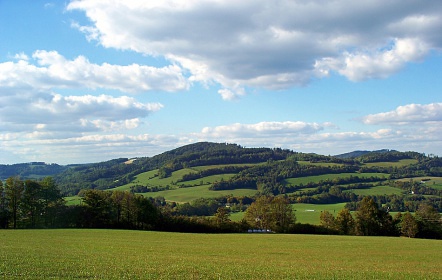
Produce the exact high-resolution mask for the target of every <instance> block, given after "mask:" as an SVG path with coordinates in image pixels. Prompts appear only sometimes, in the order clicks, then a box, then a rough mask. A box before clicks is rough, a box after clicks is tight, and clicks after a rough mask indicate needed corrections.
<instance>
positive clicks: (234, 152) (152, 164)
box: [0, 142, 442, 195]
mask: <svg viewBox="0 0 442 280" xmlns="http://www.w3.org/2000/svg"><path fill="white" fill-rule="evenodd" d="M406 159H409V160H413V162H412V163H413V164H410V165H407V166H406V167H401V168H397V167H394V166H390V167H386V166H382V165H379V166H373V165H367V163H375V162H396V161H400V160H406ZM260 163H267V164H266V165H265V167H262V166H260V165H259V164H260ZM299 163H302V164H299ZM317 163H324V164H319V165H318V164H317ZM238 164H239V165H240V166H238ZM257 164H258V165H257ZM312 164H316V165H312ZM213 165H220V167H219V168H217V169H218V170H215V169H214V168H211V169H210V170H208V171H205V172H206V173H207V174H205V173H204V174H202V173H201V174H199V173H198V174H195V173H189V174H186V176H187V177H185V178H182V179H181V180H184V179H187V180H190V179H191V177H192V176H193V177H195V178H197V177H198V176H200V177H204V176H208V175H209V173H210V174H211V175H213V174H215V173H216V174H225V173H234V174H237V175H236V176H235V177H234V178H232V179H231V180H229V181H226V182H219V183H217V184H214V185H213V186H212V188H213V189H231V188H241V187H245V188H247V187H250V186H252V187H253V188H255V186H257V185H260V187H261V189H265V188H266V186H267V187H268V188H270V189H269V191H272V192H275V191H278V190H277V189H278V188H281V186H280V185H281V184H283V185H284V180H285V178H290V177H291V178H293V177H302V176H309V175H318V174H331V173H341V172H382V173H388V174H390V175H391V176H393V177H396V178H399V177H404V176H418V175H434V176H441V174H442V164H441V159H440V158H438V157H432V158H430V157H427V156H425V155H424V154H419V153H415V152H398V151H391V150H380V151H375V152H365V151H364V152H362V153H358V152H353V153H348V154H345V156H340V157H338V156H324V155H318V154H307V153H298V152H294V151H291V150H286V149H280V148H245V147H242V146H240V145H237V144H227V143H210V142H200V143H195V144H190V145H186V146H183V147H180V148H177V149H173V150H171V151H167V152H164V153H162V154H159V155H156V156H153V157H142V158H136V159H129V158H119V159H113V160H110V161H105V162H100V163H91V164H79V165H67V166H60V165H56V164H51V165H48V164H45V163H27V164H17V165H0V179H3V180H4V179H6V178H7V177H10V176H17V175H18V176H20V177H21V178H22V179H26V178H40V177H44V176H52V177H53V178H54V180H55V181H56V183H57V185H58V186H59V188H60V189H61V191H62V193H63V194H64V195H73V194H77V193H78V192H79V191H80V190H81V189H102V190H104V189H111V188H115V187H118V186H122V185H125V184H128V183H130V182H132V181H133V180H134V179H135V177H136V176H137V175H139V174H141V173H144V172H147V171H151V170H158V172H157V174H156V175H155V176H158V177H159V178H166V177H168V176H171V174H172V173H173V172H174V171H177V170H181V169H184V168H192V167H196V166H213ZM235 165H236V166H235ZM212 173H213V174H212ZM193 177H192V178H193Z"/></svg>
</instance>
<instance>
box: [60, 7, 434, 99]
mask: <svg viewBox="0 0 442 280" xmlns="http://www.w3.org/2000/svg"><path fill="white" fill-rule="evenodd" d="M67 9H68V10H80V11H84V12H85V14H86V16H87V17H88V18H89V20H90V22H91V24H90V25H80V24H77V25H76V28H78V29H79V30H80V31H81V32H83V33H85V34H86V36H87V38H88V39H90V40H97V41H98V42H99V43H100V44H102V45H103V46H104V47H108V48H116V49H130V50H133V51H136V52H139V53H142V54H147V55H153V56H158V55H159V56H163V57H165V58H167V59H169V60H170V61H171V62H172V63H177V64H179V65H181V66H182V67H184V68H186V69H188V70H189V71H190V73H191V77H190V80H193V81H200V82H202V83H210V82H216V83H218V84H220V85H222V86H223V87H224V88H225V90H220V91H219V93H220V94H221V95H222V97H223V98H224V99H228V100H229V99H234V98H235V97H237V96H239V95H240V94H237V91H238V90H239V92H241V91H242V90H244V88H246V87H250V86H252V87H264V88H271V89H275V88H289V87H292V86H299V85H305V84H306V83H308V82H309V81H310V79H311V78H313V77H318V76H324V75H328V74H329V73H330V72H332V71H334V72H337V73H339V74H341V75H343V76H346V77H347V78H348V79H350V80H353V81H361V80H365V79H372V78H384V77H387V76H389V75H391V74H393V73H395V72H397V71H399V70H400V69H401V68H402V67H404V65H406V63H408V62H410V61H419V60H421V59H423V58H424V57H425V55H426V54H428V53H429V52H430V51H431V50H434V49H441V47H442V35H441V32H439V30H441V29H442V2H440V1H437V0H433V1H420V0H407V1H401V0H393V1H381V0H375V1H373V0H361V1H357V2H355V1H351V0H341V1H322V0H314V1H308V2H306V1H300V0H299V1H291V0H290V1H289V0H278V1H276V2H275V1H274V2H272V3H271V4H269V3H268V1H264V0H254V1H252V0H245V1H227V0H216V1H215V0H210V1H209V0H195V1H185V3H183V1H176V0H164V1H141V2H140V1H128V0H117V1H112V2H109V1H105V0H97V1H84V0H75V1H72V2H70V3H69V5H68V6H67ZM374 19H375V20H374Z"/></svg>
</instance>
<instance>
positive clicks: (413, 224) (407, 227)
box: [401, 211, 419, 238]
mask: <svg viewBox="0 0 442 280" xmlns="http://www.w3.org/2000/svg"><path fill="white" fill-rule="evenodd" d="M418 232H419V225H418V223H417V221H416V219H415V218H414V217H413V215H411V214H410V212H408V211H407V212H405V214H404V215H402V223H401V234H402V235H403V236H407V237H410V238H412V237H415V236H416V234H417V233H418Z"/></svg>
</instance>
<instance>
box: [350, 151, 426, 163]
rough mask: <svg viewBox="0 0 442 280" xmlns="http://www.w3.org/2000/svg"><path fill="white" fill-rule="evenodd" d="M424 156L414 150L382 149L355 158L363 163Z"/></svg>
mask: <svg viewBox="0 0 442 280" xmlns="http://www.w3.org/2000/svg"><path fill="white" fill-rule="evenodd" d="M424 157H425V156H424V155H423V154H420V153H416V152H398V151H390V150H383V151H377V152H370V153H367V154H364V155H361V156H359V157H357V160H358V161H360V162H363V163H369V162H395V161H399V160H402V159H417V160H419V159H422V158H424Z"/></svg>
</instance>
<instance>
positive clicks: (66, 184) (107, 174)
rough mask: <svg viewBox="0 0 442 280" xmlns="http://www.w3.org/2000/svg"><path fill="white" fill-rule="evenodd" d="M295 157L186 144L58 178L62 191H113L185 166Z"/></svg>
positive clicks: (90, 166)
mask: <svg viewBox="0 0 442 280" xmlns="http://www.w3.org/2000/svg"><path fill="white" fill-rule="evenodd" d="M292 154H295V153H294V152H292V151H289V150H283V149H270V148H244V147H241V146H239V145H236V144H225V143H210V142H200V143H196V144H190V145H186V146H183V147H180V148H177V149H174V150H171V151H167V152H164V153H162V154H159V155H156V156H153V157H146V158H136V159H127V158H122V159H115V160H112V161H106V162H101V163H95V164H88V165H80V166H76V167H72V168H69V169H67V170H66V171H64V172H62V173H60V174H58V175H56V176H54V178H55V180H56V182H57V184H58V185H59V186H60V188H61V190H62V191H63V192H64V193H66V194H75V193H77V192H78V191H79V190H80V189H89V188H94V189H109V188H114V187H117V186H121V185H124V184H127V183H129V182H131V181H132V180H133V179H134V178H135V176H136V175H138V174H140V173H143V172H146V171H150V170H154V169H159V176H160V177H167V176H168V175H170V173H171V172H173V171H175V170H178V169H181V168H183V167H192V166H203V165H218V164H235V163H260V162H266V161H267V160H283V159H286V158H287V157H288V156H289V155H292Z"/></svg>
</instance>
